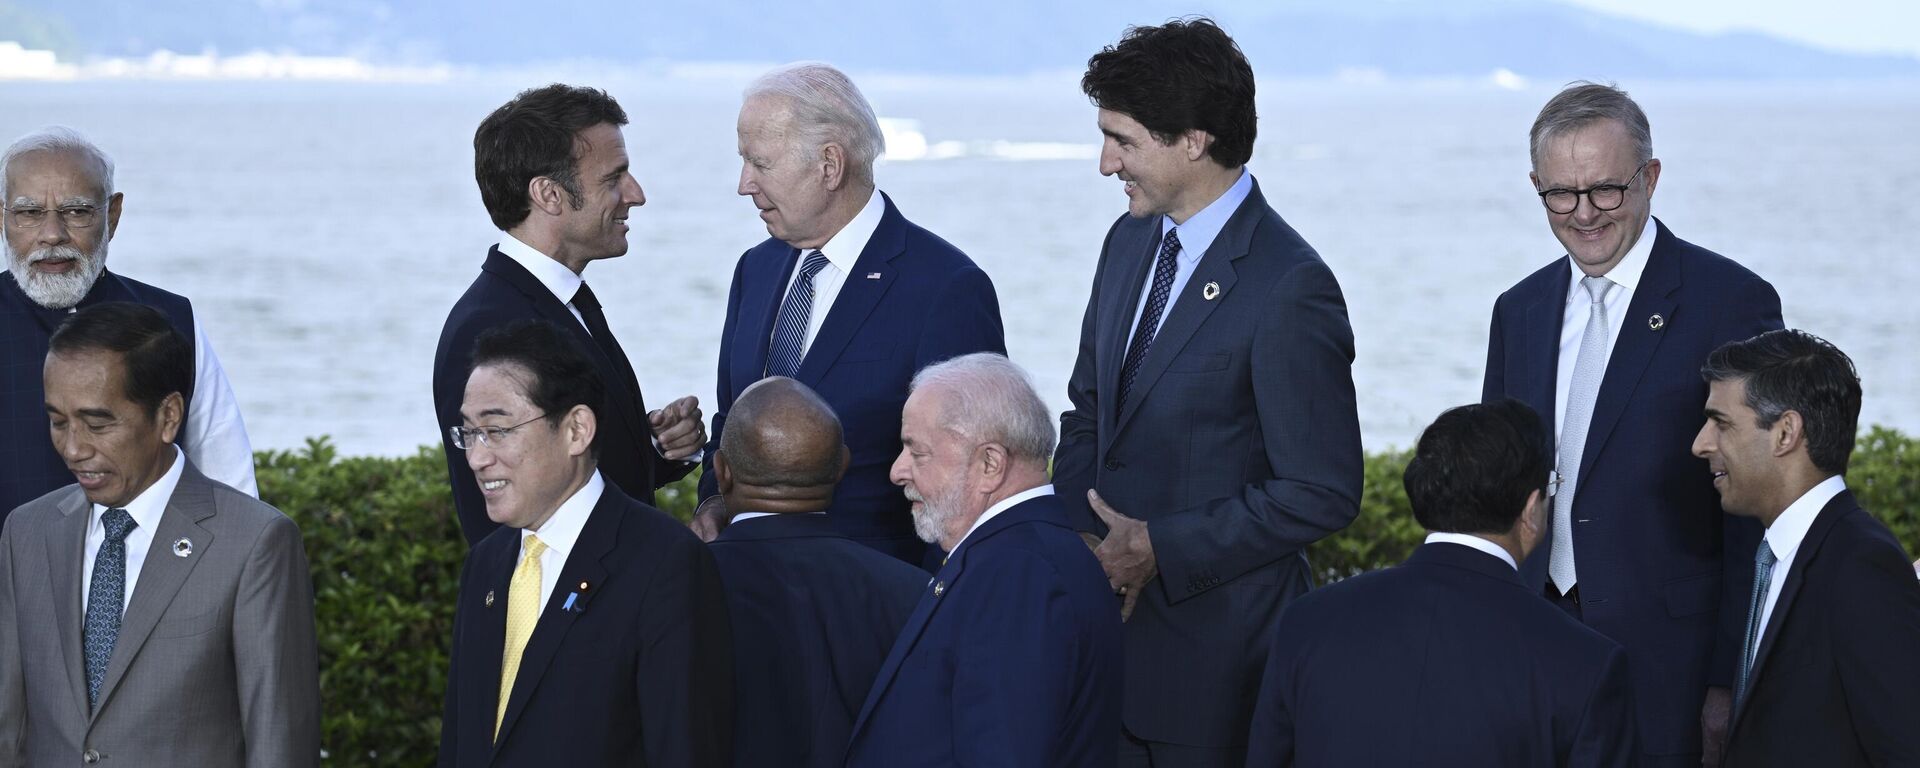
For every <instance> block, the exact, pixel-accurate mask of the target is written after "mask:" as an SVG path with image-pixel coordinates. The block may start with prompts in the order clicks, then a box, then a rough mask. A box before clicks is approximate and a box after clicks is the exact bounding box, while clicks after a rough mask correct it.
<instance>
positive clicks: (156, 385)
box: [47, 301, 193, 415]
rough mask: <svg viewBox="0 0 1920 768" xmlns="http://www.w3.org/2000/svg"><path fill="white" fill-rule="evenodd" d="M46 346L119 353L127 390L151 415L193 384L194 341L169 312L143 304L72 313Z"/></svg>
mask: <svg viewBox="0 0 1920 768" xmlns="http://www.w3.org/2000/svg"><path fill="white" fill-rule="evenodd" d="M47 347H48V352H49V354H53V355H62V356H77V355H81V354H86V353H92V352H105V353H111V354H113V355H115V356H117V357H118V358H119V361H120V368H121V376H122V378H121V384H122V387H123V389H124V391H123V394H124V395H125V396H126V398H127V400H129V401H131V402H133V403H134V404H135V405H138V406H140V408H141V409H142V410H144V411H145V412H146V413H147V414H149V415H152V414H156V413H158V412H159V411H160V405H161V403H163V402H165V401H166V399H167V396H168V395H172V394H180V395H182V397H184V396H185V393H186V392H188V391H190V390H191V389H192V387H193V344H192V343H191V342H189V341H187V339H186V337H185V336H182V335H180V332H179V331H178V330H175V329H174V327H173V324H172V323H169V322H167V316H166V315H165V314H164V313H162V312H161V311H160V310H157V309H154V308H153V307H149V306H146V305H144V304H135V303H133V302H127V301H110V302H106V303H103V304H95V305H93V306H91V307H87V308H86V309H82V310H80V311H78V312H75V313H73V314H71V315H68V316H67V319H66V321H65V322H62V323H61V324H60V327H59V328H58V329H56V330H55V331H54V332H53V338H52V339H51V340H49V341H48V343H47ZM182 405H183V406H184V403H183V404H182Z"/></svg>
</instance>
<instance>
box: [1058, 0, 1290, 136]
mask: <svg viewBox="0 0 1920 768" xmlns="http://www.w3.org/2000/svg"><path fill="white" fill-rule="evenodd" d="M1080 90H1082V91H1085V92H1086V94H1087V98H1088V99H1091V100H1092V101H1093V104H1094V106H1097V107H1099V108H1101V109H1106V110H1111V111H1114V112H1119V113H1121V114H1123V115H1126V116H1128V117H1131V118H1133V119H1134V120H1137V121H1139V122H1140V124H1141V125H1143V126H1145V127H1146V129H1147V131H1149V132H1150V133H1152V134H1153V137H1154V138H1155V139H1157V140H1159V141H1160V143H1162V144H1172V143H1173V141H1174V139H1175V138H1177V137H1178V136H1179V135H1180V134H1183V133H1186V132H1187V131H1190V130H1194V129H1196V128H1197V129H1199V130H1202V131H1206V132H1207V133H1208V134H1211V135H1212V136H1213V145H1212V146H1210V147H1208V148H1207V155H1208V156H1209V157H1211V158H1213V161H1214V162H1216V163H1219V164H1220V165H1222V166H1225V167H1227V168H1238V167H1240V166H1242V165H1246V163H1247V159H1248V158H1251V157H1253V139H1254V135H1255V134H1256V133H1257V132H1258V129H1257V123H1258V122H1259V121H1258V118H1257V116H1256V115H1255V112H1254V105H1253V66H1252V65H1251V64H1248V63H1247V57H1246V55H1245V54H1243V53H1241V52H1240V46H1239V45H1237V44H1235V43H1234V42H1233V38H1231V37H1228V36H1227V33H1226V32H1225V31H1224V30H1222V29H1220V25H1218V24H1215V23H1214V22H1213V20H1212V19H1208V18H1205V17H1193V18H1188V19H1174V20H1172V21H1169V22H1167V23H1165V24H1162V25H1160V26H1157V27H1129V28H1128V29H1127V32H1126V34H1125V35H1123V36H1121V38H1120V42H1119V43H1118V44H1116V45H1110V46H1107V47H1106V48H1104V49H1101V51H1100V52H1099V53H1096V54H1094V55H1093V58H1090V59H1087V74H1086V75H1085V76H1083V77H1081V78H1080Z"/></svg>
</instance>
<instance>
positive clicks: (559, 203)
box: [527, 176, 572, 216]
mask: <svg viewBox="0 0 1920 768" xmlns="http://www.w3.org/2000/svg"><path fill="white" fill-rule="evenodd" d="M527 202H528V205H530V206H532V208H533V209H534V210H537V211H539V212H541V213H544V214H546V215H548V216H559V215H560V214H561V213H562V212H564V211H565V210H566V208H567V207H568V205H570V204H571V202H572V201H571V198H569V197H568V196H567V190H566V189H565V188H564V187H561V186H560V182H557V181H554V180H553V179H551V178H548V177H546V176H535V177H533V180H532V181H529V182H527Z"/></svg>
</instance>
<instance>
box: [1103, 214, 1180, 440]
mask: <svg viewBox="0 0 1920 768" xmlns="http://www.w3.org/2000/svg"><path fill="white" fill-rule="evenodd" d="M1179 253H1180V228H1179V227H1174V228H1173V229H1169V230H1167V238H1166V240H1164V241H1162V242H1161V243H1160V257H1159V258H1157V259H1154V261H1153V289H1152V290H1149V291H1147V306H1146V308H1144V309H1142V310H1141V311H1140V324H1139V325H1137V326H1135V327H1134V329H1133V342H1132V343H1130V344H1128V345H1127V356H1126V358H1125V361H1124V362H1122V363H1121V364H1120V397H1119V398H1117V399H1115V400H1114V401H1113V409H1114V411H1115V412H1118V411H1119V410H1120V409H1121V408H1122V407H1124V406H1125V405H1126V404H1127V393H1128V392H1129V391H1131V390H1132V389H1133V377H1134V376H1135V375H1136V374H1138V373H1140V362H1141V361H1143V360H1145V359H1147V350H1148V349H1149V348H1151V347H1152V346H1153V337H1154V334H1156V333H1159V332H1160V315H1161V314H1162V313H1164V312H1166V310H1167V294H1168V293H1170V292H1171V291H1172V290H1173V276H1174V275H1175V274H1176V273H1177V272H1179V269H1180V267H1179V265H1178V264H1176V263H1175V262H1174V257H1175V256H1177V255H1179Z"/></svg>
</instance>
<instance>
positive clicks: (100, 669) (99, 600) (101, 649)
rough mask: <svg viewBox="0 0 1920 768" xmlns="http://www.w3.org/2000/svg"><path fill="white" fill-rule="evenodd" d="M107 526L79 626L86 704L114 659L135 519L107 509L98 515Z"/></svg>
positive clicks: (90, 703)
mask: <svg viewBox="0 0 1920 768" xmlns="http://www.w3.org/2000/svg"><path fill="white" fill-rule="evenodd" d="M100 522H102V523H104V524H105V525H106V527H107V538H106V540H105V541H102V542H100V551H99V552H98V553H97V554H95V555H94V557H93V581H92V582H91V583H90V584H89V585H88V586H87V623H86V625H85V626H82V627H81V628H80V643H81V645H82V646H83V648H84V649H85V651H86V656H87V706H88V707H89V708H91V707H94V706H97V705H98V702H99V698H100V684H101V683H102V682H104V681H105V680H106V679H107V662H108V661H111V660H112V659H113V641H114V640H115V639H117V638H119V636H120V615H121V612H122V610H124V607H125V605H126V597H127V534H129V533H133V529H134V527H135V526H137V525H138V523H135V522H134V521H133V516H132V515H129V514H127V511H126V510H124V509H109V510H107V513H106V514H104V515H101V516H100Z"/></svg>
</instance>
